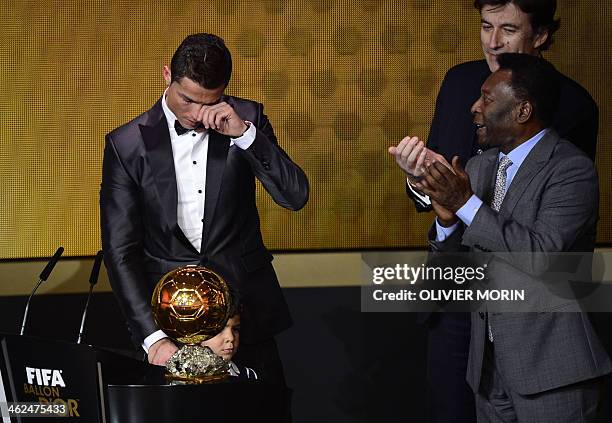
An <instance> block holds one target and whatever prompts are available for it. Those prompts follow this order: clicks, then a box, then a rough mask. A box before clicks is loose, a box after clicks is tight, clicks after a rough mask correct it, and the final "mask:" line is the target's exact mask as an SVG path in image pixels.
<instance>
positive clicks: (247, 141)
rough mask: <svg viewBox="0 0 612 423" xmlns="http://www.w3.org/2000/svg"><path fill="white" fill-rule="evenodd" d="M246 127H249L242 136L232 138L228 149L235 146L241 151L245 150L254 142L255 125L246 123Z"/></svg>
mask: <svg viewBox="0 0 612 423" xmlns="http://www.w3.org/2000/svg"><path fill="white" fill-rule="evenodd" d="M245 122H248V121H245ZM248 125H249V127H248V128H247V130H246V131H244V134H242V135H241V136H239V137H238V138H232V140H231V142H230V147H231V146H232V144H236V145H237V146H238V148H240V149H241V150H246V149H247V148H249V147H250V146H251V144H253V141H255V136H256V135H257V129H256V128H255V125H254V124H253V123H252V122H248Z"/></svg>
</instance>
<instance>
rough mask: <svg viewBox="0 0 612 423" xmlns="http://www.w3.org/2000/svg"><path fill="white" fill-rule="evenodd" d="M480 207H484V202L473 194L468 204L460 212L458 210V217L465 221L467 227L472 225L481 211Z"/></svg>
mask: <svg viewBox="0 0 612 423" xmlns="http://www.w3.org/2000/svg"><path fill="white" fill-rule="evenodd" d="M480 206H482V200H481V199H480V198H478V197H476V194H472V196H471V197H470V199H469V200H467V203H465V204H464V205H463V206H462V207H461V208H460V209H459V210H457V213H455V214H456V215H457V217H458V218H459V219H461V220H462V221H463V223H465V224H466V225H467V226H470V225H471V224H472V220H474V216H476V213H478V210H480Z"/></svg>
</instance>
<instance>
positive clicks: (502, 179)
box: [486, 156, 512, 342]
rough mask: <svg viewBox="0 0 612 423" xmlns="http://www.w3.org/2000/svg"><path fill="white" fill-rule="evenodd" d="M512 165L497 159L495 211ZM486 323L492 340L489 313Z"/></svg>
mask: <svg viewBox="0 0 612 423" xmlns="http://www.w3.org/2000/svg"><path fill="white" fill-rule="evenodd" d="M510 166H512V162H511V161H510V159H509V158H508V156H504V157H502V158H501V160H500V161H499V167H498V168H497V176H496V177H495V189H494V190H493V200H492V201H491V208H492V209H493V210H495V211H499V208H500V207H501V204H502V201H504V197H505V195H506V181H507V179H508V175H507V174H506V170H508V168H509V167H510ZM486 318H487V320H486V324H487V335H488V337H489V341H490V342H493V330H492V329H491V323H490V322H489V313H486Z"/></svg>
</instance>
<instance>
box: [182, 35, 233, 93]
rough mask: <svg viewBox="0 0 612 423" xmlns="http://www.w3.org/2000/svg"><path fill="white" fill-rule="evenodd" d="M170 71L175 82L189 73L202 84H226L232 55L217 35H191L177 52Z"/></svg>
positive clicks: (217, 85) (189, 75) (210, 86)
mask: <svg viewBox="0 0 612 423" xmlns="http://www.w3.org/2000/svg"><path fill="white" fill-rule="evenodd" d="M170 72H171V74H172V75H171V76H172V82H175V81H177V82H178V81H179V80H180V79H181V78H184V77H186V78H189V79H191V80H192V81H194V82H196V83H197V84H198V85H200V86H202V87H203V88H207V89H214V88H219V87H221V86H224V87H226V86H227V84H228V83H229V80H230V77H231V75H232V55H231V54H230V52H229V50H228V48H227V47H226V46H225V42H223V39H221V38H220V37H218V36H216V35H213V34H193V35H189V36H188V37H187V38H185V39H184V40H183V42H182V43H181V45H180V46H179V47H178V48H177V49H176V51H175V52H174V55H173V56H172V61H171V62H170Z"/></svg>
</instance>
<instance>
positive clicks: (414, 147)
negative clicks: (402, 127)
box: [389, 136, 451, 184]
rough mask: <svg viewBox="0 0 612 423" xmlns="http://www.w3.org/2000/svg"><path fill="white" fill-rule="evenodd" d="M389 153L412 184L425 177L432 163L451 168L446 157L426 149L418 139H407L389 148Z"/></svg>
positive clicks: (408, 137)
mask: <svg viewBox="0 0 612 423" xmlns="http://www.w3.org/2000/svg"><path fill="white" fill-rule="evenodd" d="M389 153H390V154H392V155H393V156H394V157H395V162H396V163H397V165H398V166H399V167H400V168H401V169H402V170H403V171H404V172H405V173H406V175H407V176H408V180H409V181H410V183H411V184H415V183H416V182H418V181H419V180H420V179H421V178H422V177H423V173H424V171H425V167H426V166H429V165H431V164H432V163H435V162H440V163H442V164H444V165H445V166H447V167H448V168H449V169H450V168H451V166H450V165H449V164H448V162H447V161H446V160H445V159H444V157H442V156H441V155H440V154H437V153H434V152H433V151H432V150H430V149H428V148H427V147H425V144H424V143H423V141H421V140H419V138H418V137H410V136H407V137H405V138H404V139H402V140H401V141H400V143H399V144H398V145H397V146H391V147H389Z"/></svg>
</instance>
